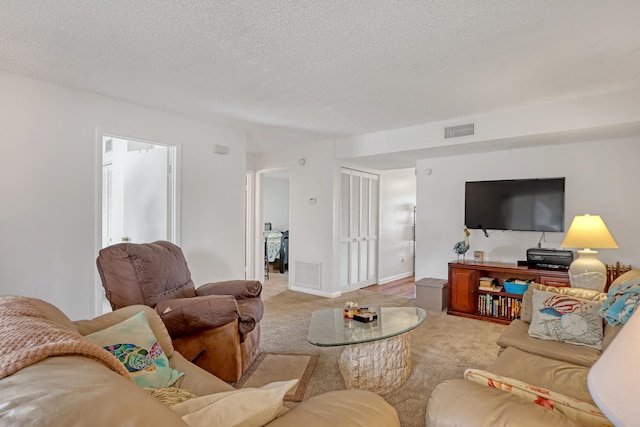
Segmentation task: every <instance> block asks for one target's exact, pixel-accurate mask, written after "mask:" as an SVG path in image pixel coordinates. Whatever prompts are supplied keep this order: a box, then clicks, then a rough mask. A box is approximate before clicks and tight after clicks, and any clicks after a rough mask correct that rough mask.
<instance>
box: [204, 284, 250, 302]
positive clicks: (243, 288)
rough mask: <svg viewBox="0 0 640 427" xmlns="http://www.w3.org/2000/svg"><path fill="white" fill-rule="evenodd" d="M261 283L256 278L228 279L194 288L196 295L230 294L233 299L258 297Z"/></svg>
mask: <svg viewBox="0 0 640 427" xmlns="http://www.w3.org/2000/svg"><path fill="white" fill-rule="evenodd" d="M261 293H262V283H260V282H259V281H257V280H228V281H226V282H215V283H207V284H206V285H202V286H200V287H199V288H196V295H198V296H203V295H232V296H233V297H234V298H235V299H238V300H240V299H248V298H260V294H261Z"/></svg>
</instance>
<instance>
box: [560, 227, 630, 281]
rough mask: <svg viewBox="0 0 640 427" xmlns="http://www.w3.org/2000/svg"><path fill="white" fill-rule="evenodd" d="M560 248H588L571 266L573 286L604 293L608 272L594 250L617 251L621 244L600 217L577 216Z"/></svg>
mask: <svg viewBox="0 0 640 427" xmlns="http://www.w3.org/2000/svg"><path fill="white" fill-rule="evenodd" d="M560 246H562V247H563V248H584V249H583V250H580V251H578V258H576V259H575V260H574V261H573V262H572V263H571V265H570V266H569V282H571V286H572V287H574V288H584V289H595V290H598V291H600V292H602V291H603V290H604V288H605V286H606V284H607V269H606V267H605V265H604V264H603V263H602V262H601V261H600V260H599V259H598V258H597V255H598V252H596V251H594V250H591V248H598V249H599V248H606V249H615V248H617V247H618V244H617V243H616V241H615V239H614V238H613V236H612V235H611V233H610V232H609V229H608V228H607V226H606V225H605V224H604V221H603V220H602V218H600V215H578V216H576V217H575V218H574V219H573V222H572V223H571V226H570V227H569V231H567V235H566V236H564V240H563V241H562V243H561V244H560Z"/></svg>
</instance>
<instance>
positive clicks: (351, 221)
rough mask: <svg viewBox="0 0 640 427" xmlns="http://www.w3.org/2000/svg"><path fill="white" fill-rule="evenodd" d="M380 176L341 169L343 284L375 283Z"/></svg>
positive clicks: (341, 280)
mask: <svg viewBox="0 0 640 427" xmlns="http://www.w3.org/2000/svg"><path fill="white" fill-rule="evenodd" d="M377 230H378V176H377V175H373V174H368V173H364V172H359V171H354V170H351V169H343V170H342V214H341V248H340V285H341V287H343V288H354V289H357V288H361V287H363V286H368V285H371V284H374V283H375V282H376V270H377V268H376V267H377Z"/></svg>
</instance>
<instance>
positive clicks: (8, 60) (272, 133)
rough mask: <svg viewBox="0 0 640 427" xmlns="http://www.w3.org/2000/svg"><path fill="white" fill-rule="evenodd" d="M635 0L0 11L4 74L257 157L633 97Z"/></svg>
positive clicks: (18, 3)
mask: <svg viewBox="0 0 640 427" xmlns="http://www.w3.org/2000/svg"><path fill="white" fill-rule="evenodd" d="M639 22H640V3H639V2H638V0H627V1H625V0H622V1H616V0H612V1H607V2H605V1H602V0H566V1H559V0H552V1H547V0H536V1H531V0H483V1H478V0H460V1H452V0H430V1H429V0H341V1H339V0H289V1H287V0H272V1H269V0H263V1H259V0H254V1H216V0H184V1H177V0H147V1H142V0H138V1H130V0H108V1H89V0H65V1H46V0H41V1H35V0H2V1H1V2H0V68H1V69H4V70H5V71H8V72H11V73H16V74H21V75H26V76H30V77H34V78H37V79H41V80H46V81H50V82H53V83H56V84H60V85H64V86H68V87H72V88H77V89H81V90H86V91H90V92H95V93H99V94H103V95H107V96H111V97H114V98H119V99H123V100H127V101H131V102H135V103H139V104H143V105H147V106H151V107H155V108H160V109H165V110H169V111H174V112H178V113H181V114H185V115H188V116H193V117H197V118H200V119H204V120H209V121H213V122H216V123H222V124H228V125H233V126H239V127H242V128H244V129H246V130H247V133H248V135H249V150H250V151H252V152H260V151H268V150H271V149H280V148H284V147H286V146H288V144H293V143H305V142H310V141H316V140H323V139H327V138H331V137H334V136H347V135H357V134H364V133H369V132H374V131H380V130H386V129H394V128H399V127H405V126H411V125H416V124H422V123H429V122H433V121H440V120H447V119H452V118H456V117H461V116H467V115H473V114H478V113H482V112H488V111H495V110H500V109H505V108H509V107H512V106H516V105H523V104H536V103H540V102H547V101H551V100H556V99H563V98H571V97H576V96H583V95H586V94H593V93H599V92H606V91H610V90H617V89H625V88H631V87H637V86H640V29H639V28H640V24H638V23H639Z"/></svg>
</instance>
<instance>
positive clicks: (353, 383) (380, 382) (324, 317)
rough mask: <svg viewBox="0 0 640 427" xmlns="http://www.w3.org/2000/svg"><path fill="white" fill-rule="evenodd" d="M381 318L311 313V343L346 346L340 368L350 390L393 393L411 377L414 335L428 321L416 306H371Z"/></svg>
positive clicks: (331, 310) (328, 310)
mask: <svg viewBox="0 0 640 427" xmlns="http://www.w3.org/2000/svg"><path fill="white" fill-rule="evenodd" d="M369 310H370V311H375V312H376V313H377V314H378V319H377V320H374V321H373V322H369V323H364V322H359V321H357V320H353V319H346V318H345V317H344V310H343V309H342V308H326V309H322V310H316V311H314V312H313V313H311V321H310V323H309V336H308V338H307V340H308V341H309V342H310V343H311V344H313V345H317V346H322V347H332V346H345V348H344V350H343V351H342V354H341V355H340V358H339V359H338V367H339V368H340V373H341V374H342V377H343V378H344V382H345V385H346V387H347V388H349V389H354V388H355V389H361V390H370V391H374V392H376V393H380V394H385V393H389V392H390V391H393V390H395V389H397V388H398V387H400V386H401V385H402V384H403V383H404V382H405V381H406V380H407V378H409V375H410V374H411V334H410V333H409V332H410V331H412V330H413V329H415V328H416V327H418V326H419V325H420V324H421V323H422V322H424V319H425V318H426V312H425V311H424V310H423V309H421V308H416V307H375V308H373V307H370V308H369Z"/></svg>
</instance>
